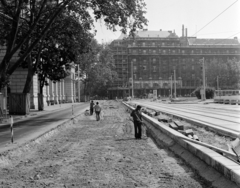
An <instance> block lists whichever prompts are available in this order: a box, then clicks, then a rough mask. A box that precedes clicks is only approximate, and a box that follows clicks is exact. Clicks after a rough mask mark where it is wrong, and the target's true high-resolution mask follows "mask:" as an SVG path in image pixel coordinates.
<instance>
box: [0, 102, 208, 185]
mask: <svg viewBox="0 0 240 188" xmlns="http://www.w3.org/2000/svg"><path fill="white" fill-rule="evenodd" d="M100 105H101V106H102V109H103V111H104V120H101V121H96V120H95V116H85V115H84V114H83V115H81V116H80V117H78V119H77V120H78V121H77V122H76V123H75V124H72V125H68V126H63V127H61V128H59V129H58V131H55V132H54V134H52V135H51V137H48V138H47V137H46V139H45V140H44V139H42V140H41V142H35V143H34V144H32V145H31V146H29V147H26V148H25V149H23V150H22V152H20V151H19V150H17V151H16V152H11V153H9V154H8V155H7V156H5V159H6V160H5V161H6V162H2V163H0V168H1V170H0V187H4V188H8V187H9V188H10V187H11V188H20V187H25V188H26V187H29V188H37V187H39V188H40V187H41V188H42V187H56V188H61V187H65V188H66V187H89V188H90V187H111V188H114V187H116V188H119V187H129V188H132V187H151V188H154V187H156V188H157V187H161V188H164V187H165V188H175V187H176V188H179V187H184V188H193V187H194V188H198V187H199V188H204V187H208V188H210V187H211V186H209V184H207V183H206V182H204V181H203V180H202V179H201V178H200V177H199V176H198V175H196V174H195V173H194V172H193V171H192V170H191V169H190V168H189V167H188V166H187V165H186V164H185V163H184V162H183V161H182V160H181V159H179V158H177V157H175V156H174V155H173V153H171V152H170V151H168V150H167V149H164V148H157V147H156V146H155V144H154V143H153V141H152V140H151V139H150V138H147V137H146V135H145V132H144V135H143V139H142V140H136V139H134V135H133V131H134V130H133V123H132V122H131V121H130V116H129V113H128V112H127V111H126V108H124V106H123V105H122V104H120V103H117V102H114V101H105V102H103V103H100ZM2 161H4V160H2Z"/></svg>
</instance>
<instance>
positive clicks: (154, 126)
mask: <svg viewBox="0 0 240 188" xmlns="http://www.w3.org/2000/svg"><path fill="white" fill-rule="evenodd" d="M123 104H124V105H126V106H127V107H128V108H130V109H133V108H132V107H131V106H129V105H128V104H126V103H124V102H123ZM143 119H144V122H145V124H146V125H147V127H148V130H149V131H150V134H151V135H152V136H153V139H154V140H155V142H156V143H157V144H163V143H164V145H165V146H167V147H168V148H169V149H170V150H172V151H173V152H174V153H175V154H177V155H178V156H180V157H181V158H182V159H183V160H185V161H186V162H187V163H188V164H189V165H190V166H191V167H192V168H194V169H195V170H197V172H198V173H199V174H200V175H201V176H202V177H203V178H205V179H206V180H207V181H210V182H212V185H217V184H218V182H219V180H220V179H221V178H222V177H225V178H226V179H228V180H230V181H232V186H231V188H234V187H239V186H240V166H239V165H238V164H237V163H235V162H233V161H232V160H230V159H228V158H226V157H224V156H222V155H220V154H219V153H217V152H215V151H213V150H211V149H208V148H206V147H204V146H200V145H197V144H194V143H190V142H188V141H185V140H182V139H180V138H178V136H182V134H181V133H179V132H178V131H175V130H173V129H171V128H169V127H167V126H166V125H164V124H162V123H160V122H158V121H157V120H156V119H154V118H151V117H149V116H148V115H145V114H143ZM213 171H215V172H214V173H213ZM216 171H217V173H216ZM233 182H234V183H233ZM222 185H225V183H223V182H222ZM222 187H224V186H222ZM225 187H226V186H225ZM228 187H229V186H228Z"/></svg>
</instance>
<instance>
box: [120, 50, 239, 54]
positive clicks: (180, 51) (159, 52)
mask: <svg viewBox="0 0 240 188" xmlns="http://www.w3.org/2000/svg"><path fill="white" fill-rule="evenodd" d="M119 53H121V52H119ZM123 53H126V51H123ZM128 53H129V54H239V53H240V50H239V49H218V50H216V49H194V50H193V49H187V50H186V49H184V50H183V49H129V51H128Z"/></svg>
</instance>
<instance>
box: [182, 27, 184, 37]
mask: <svg viewBox="0 0 240 188" xmlns="http://www.w3.org/2000/svg"><path fill="white" fill-rule="evenodd" d="M182 37H184V25H182Z"/></svg>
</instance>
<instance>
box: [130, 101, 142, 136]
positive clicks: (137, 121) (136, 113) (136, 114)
mask: <svg viewBox="0 0 240 188" xmlns="http://www.w3.org/2000/svg"><path fill="white" fill-rule="evenodd" d="M141 108H142V107H141V106H140V105H138V106H137V108H136V109H135V110H133V111H132V113H131V116H132V117H133V123H134V131H135V138H136V139H141V138H142V115H141V112H140V110H141Z"/></svg>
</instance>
